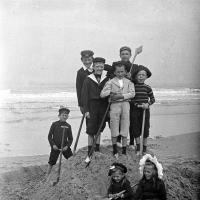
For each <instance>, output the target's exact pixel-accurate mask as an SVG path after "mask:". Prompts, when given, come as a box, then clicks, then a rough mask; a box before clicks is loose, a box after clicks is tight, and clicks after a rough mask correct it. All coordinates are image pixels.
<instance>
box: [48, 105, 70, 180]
mask: <svg viewBox="0 0 200 200" xmlns="http://www.w3.org/2000/svg"><path fill="white" fill-rule="evenodd" d="M58 112H59V115H58V117H59V120H58V121H56V122H53V123H52V125H51V128H50V131H49V135H48V140H49V144H50V145H51V153H50V157H49V162H48V163H49V166H48V170H47V176H48V175H49V174H50V173H51V170H52V167H53V165H55V164H56V162H57V160H58V157H59V154H60V148H61V143H62V134H63V127H66V129H65V133H64V143H63V147H64V148H63V156H64V157H65V158H66V159H68V158H69V157H70V156H72V151H71V148H70V146H71V144H72V142H73V136H72V130H71V126H70V124H68V123H67V122H66V120H67V119H68V115H69V112H70V110H69V109H68V108H66V107H61V108H60V109H59V111H58Z"/></svg>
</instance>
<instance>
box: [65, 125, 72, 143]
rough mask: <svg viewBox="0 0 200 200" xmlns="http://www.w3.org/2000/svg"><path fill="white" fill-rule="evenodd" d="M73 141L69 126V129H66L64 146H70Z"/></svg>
mask: <svg viewBox="0 0 200 200" xmlns="http://www.w3.org/2000/svg"><path fill="white" fill-rule="evenodd" d="M72 142H73V135H72V128H71V126H69V129H68V131H67V144H66V146H68V147H70V146H71V145H72Z"/></svg>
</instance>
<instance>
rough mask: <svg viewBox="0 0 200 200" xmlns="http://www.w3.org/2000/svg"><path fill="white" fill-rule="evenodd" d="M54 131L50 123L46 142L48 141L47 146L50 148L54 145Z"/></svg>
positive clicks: (53, 126)
mask: <svg viewBox="0 0 200 200" xmlns="http://www.w3.org/2000/svg"><path fill="white" fill-rule="evenodd" d="M54 129H55V125H54V123H52V125H51V128H50V130H49V134H48V140H49V144H50V145H51V147H53V145H56V144H55V142H54V140H53V132H54Z"/></svg>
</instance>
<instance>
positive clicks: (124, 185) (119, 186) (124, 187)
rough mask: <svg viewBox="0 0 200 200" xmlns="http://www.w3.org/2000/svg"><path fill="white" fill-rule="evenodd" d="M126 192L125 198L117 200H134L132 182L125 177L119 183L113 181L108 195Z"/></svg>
mask: <svg viewBox="0 0 200 200" xmlns="http://www.w3.org/2000/svg"><path fill="white" fill-rule="evenodd" d="M122 191H125V192H124V193H123V194H124V198H118V199H117V200H121V199H124V200H132V199H133V191H132V188H131V185H130V182H129V181H128V180H127V179H126V177H124V178H123V179H122V180H121V181H120V182H119V183H117V182H115V181H114V180H111V184H110V186H109V188H108V195H109V194H117V193H119V192H122Z"/></svg>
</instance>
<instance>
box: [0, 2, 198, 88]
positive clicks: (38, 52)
mask: <svg viewBox="0 0 200 200" xmlns="http://www.w3.org/2000/svg"><path fill="white" fill-rule="evenodd" d="M0 13H1V14H0V17H1V20H0V23H1V24H0V69H1V80H0V83H1V85H2V84H4V85H10V84H24V85H29V84H30V83H33V82H34V83H46V84H48V83H51V84H52V83H66V84H67V82H75V77H76V71H77V70H78V69H79V68H80V67H81V62H80V51H81V50H83V49H91V50H93V51H94V52H95V56H102V57H105V58H106V60H107V63H108V64H111V63H112V62H113V61H116V60H119V48H120V47H121V46H124V45H128V46H130V47H131V48H132V49H134V48H136V47H137V46H139V45H141V44H142V45H143V46H144V51H143V53H142V54H141V55H139V56H138V57H137V58H136V63H139V64H143V65H146V66H148V67H149V68H150V69H151V71H152V73H153V76H152V78H151V80H150V82H151V84H152V85H153V86H159V84H161V86H162V87H163V86H165V85H166V86H183V87H198V86H200V85H199V76H200V56H199V55H200V14H199V13H200V1H199V0H190V1H188V0H182V1H181V0H176V1H174V0H165V1H163V0H151V1H148V0H96V1H95V0H87V1H83V0H12V1H11V0H10V1H7V0H0Z"/></svg>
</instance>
